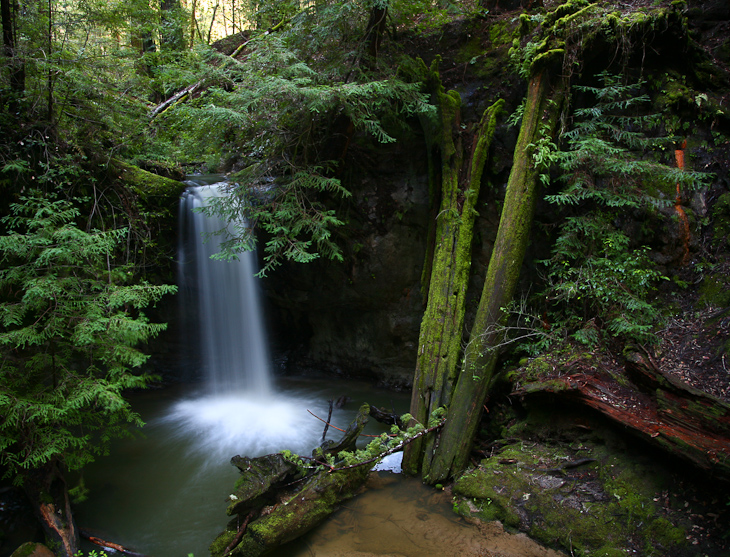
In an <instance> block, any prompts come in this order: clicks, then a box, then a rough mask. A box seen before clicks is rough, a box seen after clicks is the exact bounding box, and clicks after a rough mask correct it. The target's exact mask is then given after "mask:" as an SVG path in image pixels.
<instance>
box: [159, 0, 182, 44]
mask: <svg viewBox="0 0 730 557" xmlns="http://www.w3.org/2000/svg"><path fill="white" fill-rule="evenodd" d="M160 14H161V17H162V21H161V23H162V28H161V29H160V47H161V50H162V51H163V52H178V51H181V50H184V49H185V24H184V22H183V16H182V8H181V7H180V0H162V1H161V2H160Z"/></svg>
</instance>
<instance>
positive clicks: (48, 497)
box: [23, 460, 79, 557]
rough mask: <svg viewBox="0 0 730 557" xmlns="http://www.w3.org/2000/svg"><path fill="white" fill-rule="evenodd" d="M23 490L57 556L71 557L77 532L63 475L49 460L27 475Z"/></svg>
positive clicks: (55, 464)
mask: <svg viewBox="0 0 730 557" xmlns="http://www.w3.org/2000/svg"><path fill="white" fill-rule="evenodd" d="M23 488H24V490H25V493H26V495H27V497H28V499H29V501H30V503H31V505H32V506H33V509H34V511H35V514H36V516H37V517H38V520H40V522H41V525H42V526H43V530H44V531H45V533H46V538H47V540H48V545H50V546H51V547H53V548H55V553H56V555H65V556H66V557H73V556H74V555H76V553H77V551H78V548H79V533H78V530H77V529H76V524H75V522H74V519H73V515H72V514H71V501H70V499H69V495H68V489H67V487H66V481H65V480H64V477H63V472H61V470H60V469H59V467H58V463H57V462H56V461H55V460H52V461H50V462H48V463H46V464H45V465H43V466H42V467H40V468H38V469H36V470H33V471H32V472H29V473H28V475H27V476H26V477H25V478H24V480H23Z"/></svg>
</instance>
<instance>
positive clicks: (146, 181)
mask: <svg viewBox="0 0 730 557" xmlns="http://www.w3.org/2000/svg"><path fill="white" fill-rule="evenodd" d="M112 172H114V173H115V175H116V177H117V178H118V179H119V180H120V181H122V182H123V183H125V184H127V186H128V187H130V188H131V189H132V190H133V191H134V192H135V193H136V194H138V195H139V196H140V197H141V198H142V199H144V200H149V199H150V198H153V197H158V198H159V197H162V198H168V199H170V198H173V199H177V198H178V197H179V196H180V194H181V193H182V192H183V191H184V190H185V187H186V186H185V184H183V183H182V182H179V181H178V180H173V179H171V178H165V177H164V176H159V175H158V174H153V173H152V172H147V171H146V170H142V169H141V168H139V167H138V166H134V165H132V164H129V163H126V162H123V161H120V160H115V161H113V163H112Z"/></svg>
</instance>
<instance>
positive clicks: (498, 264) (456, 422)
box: [423, 69, 566, 484]
mask: <svg viewBox="0 0 730 557" xmlns="http://www.w3.org/2000/svg"><path fill="white" fill-rule="evenodd" d="M549 81H550V76H549V72H548V70H546V69H542V70H540V71H538V72H536V73H535V74H533V76H532V78H531V79H530V83H529V87H528V93H527V100H526V104H525V112H524V115H523V118H522V126H521V128H520V134H519V137H518V139H517V145H516V146H515V152H514V162H513V166H512V171H511V173H510V177H509V181H508V184H507V192H506V194H505V199H504V207H503V209H502V216H501V219H500V222H499V229H498V231H497V238H496V240H495V243H494V248H493V250H492V255H491V258H490V261H489V268H488V270H487V276H486V277H485V281H484V289H483V291H482V296H481V299H480V302H479V308H478V309H477V315H476V319H475V322H474V326H473V327H472V331H471V336H470V340H469V343H468V345H467V347H466V350H465V354H464V363H463V365H462V369H461V373H460V374H459V378H458V382H457V384H456V387H455V389H454V393H453V396H452V398H451V403H450V404H449V409H448V419H447V421H446V425H445V426H444V428H443V430H442V432H441V435H440V436H439V438H438V440H434V438H433V437H431V442H432V443H435V444H436V449H435V450H434V452H433V454H432V455H429V454H428V453H426V454H425V455H424V464H423V479H424V481H426V482H428V483H431V484H433V483H436V482H439V481H442V480H444V479H446V478H448V477H450V476H453V475H454V474H456V473H457V472H459V471H461V470H462V469H463V468H464V467H465V466H466V464H467V461H468V457H469V452H470V448H471V443H472V439H473V437H474V434H475V433H476V429H477V426H478V425H479V421H480V418H481V413H482V407H483V405H484V401H485V399H486V395H487V393H488V389H489V384H490V381H491V379H492V374H493V372H494V368H495V365H496V363H497V356H498V351H497V350H496V349H495V347H496V346H497V345H498V344H499V342H500V339H501V338H502V336H503V335H501V334H500V327H501V325H502V324H503V323H504V321H505V319H506V317H507V314H506V313H505V311H504V307H505V306H507V304H509V302H510V301H511V300H512V296H513V295H514V291H515V288H516V286H517V279H518V277H519V273H520V268H521V267H522V261H523V259H524V256H525V250H526V248H527V241H528V238H529V233H530V228H531V225H532V217H533V212H534V206H535V199H536V191H537V183H538V179H539V175H540V172H541V170H540V169H539V168H537V166H536V164H535V158H534V154H535V149H536V145H538V144H539V141H540V139H542V138H544V139H547V140H549V139H550V138H551V137H552V135H553V134H554V131H555V127H556V124H557V121H558V116H559V114H560V110H561V106H562V101H563V98H564V94H565V89H566V87H565V85H566V84H565V83H564V82H563V80H560V82H559V83H558V84H556V85H554V86H553V85H551V84H550V82H549ZM428 458H430V462H425V459H428Z"/></svg>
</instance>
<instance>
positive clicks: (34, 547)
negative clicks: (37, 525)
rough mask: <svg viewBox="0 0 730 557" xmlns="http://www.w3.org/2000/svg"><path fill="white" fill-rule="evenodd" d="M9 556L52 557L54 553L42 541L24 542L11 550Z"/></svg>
mask: <svg viewBox="0 0 730 557" xmlns="http://www.w3.org/2000/svg"><path fill="white" fill-rule="evenodd" d="M10 557H54V553H53V551H51V550H50V549H48V548H47V547H46V546H45V545H43V544H42V543H35V542H26V543H24V544H23V545H21V546H20V547H19V548H18V549H16V550H15V551H13V553H12V555H10Z"/></svg>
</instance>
